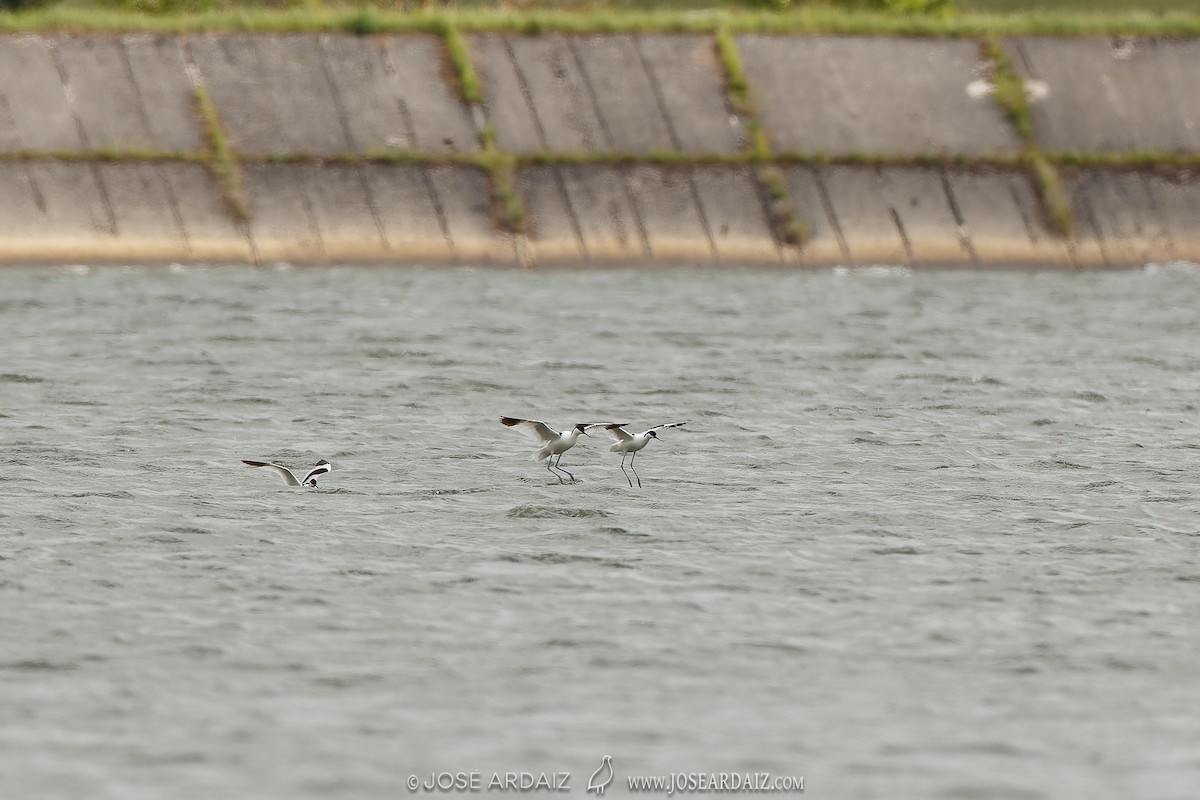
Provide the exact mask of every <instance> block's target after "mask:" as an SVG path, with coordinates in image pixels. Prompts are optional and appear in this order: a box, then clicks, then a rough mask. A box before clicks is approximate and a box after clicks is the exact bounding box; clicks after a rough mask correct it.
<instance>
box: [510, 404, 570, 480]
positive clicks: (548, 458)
mask: <svg viewBox="0 0 1200 800" xmlns="http://www.w3.org/2000/svg"><path fill="white" fill-rule="evenodd" d="M500 424H501V425H504V426H505V427H507V428H518V429H520V430H521V431H522V432H524V433H525V435H526V436H529V437H530V438H531V439H533V440H534V441H536V442H540V443H541V445H542V446H541V448H539V449H538V451H537V452H536V453H534V454H533V460H534V461H539V462H540V461H545V462H546V469H548V470H550V471H551V472H552V473H553V472H554V469H555V468H557V469H559V470H562V471H563V472H566V474H567V477H569V478H570V479H571V483H574V482H575V476H574V475H572V474H571V473H570V472H567V471H566V470H565V469H563V468H562V467H561V466H559V462H561V461H562V454H563V453H565V452H567V451H568V450H570V449H571V448H572V447H574V446H575V442H576V441H578V440H579V437H580V436H581V435H582V436H587V433H586V431H587V429H588V428H589V427H591V426H590V425H589V424H587V423H584V422H581V423H579V424H577V425H576V426H575V427H573V428H571V429H570V430H565V431H556V430H554V429H553V428H551V427H550V426H549V425H547V424H546V423H544V422H541V421H539V420H536V419H518V418H517V417H501V418H500ZM553 456H558V458H557V459H554V458H553ZM555 474H556V475H557V473H555ZM557 477H558V482H559V483H562V482H563V479H562V476H561V475H557Z"/></svg>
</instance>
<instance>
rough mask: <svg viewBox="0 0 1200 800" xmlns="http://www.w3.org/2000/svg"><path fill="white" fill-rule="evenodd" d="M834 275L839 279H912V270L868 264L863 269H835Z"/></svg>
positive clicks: (889, 265)
mask: <svg viewBox="0 0 1200 800" xmlns="http://www.w3.org/2000/svg"><path fill="white" fill-rule="evenodd" d="M833 274H834V275H836V276H838V277H839V278H843V277H853V276H859V275H863V276H866V277H868V278H881V277H882V278H911V277H912V274H913V272H912V270H911V269H909V268H908V267H902V266H899V265H896V264H867V265H864V266H861V267H847V266H841V267H834V268H833Z"/></svg>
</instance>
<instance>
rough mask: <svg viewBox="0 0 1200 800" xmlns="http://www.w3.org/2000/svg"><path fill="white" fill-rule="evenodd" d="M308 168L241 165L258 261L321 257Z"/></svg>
mask: <svg viewBox="0 0 1200 800" xmlns="http://www.w3.org/2000/svg"><path fill="white" fill-rule="evenodd" d="M312 169H313V168H312V167H310V166H308V165H297V164H252V165H249V166H247V167H246V168H245V172H244V179H243V183H242V186H243V189H244V190H245V193H246V202H247V206H248V207H249V210H250V233H251V238H252V240H253V243H254V249H255V253H256V255H257V257H258V259H259V260H260V261H263V262H270V261H319V260H324V259H325V248H324V245H323V242H322V240H321V229H320V227H318V224H317V219H316V215H315V212H314V210H313V205H312V200H311V199H310V198H309V192H308V185H307V184H308V182H309V180H310V179H311V173H312Z"/></svg>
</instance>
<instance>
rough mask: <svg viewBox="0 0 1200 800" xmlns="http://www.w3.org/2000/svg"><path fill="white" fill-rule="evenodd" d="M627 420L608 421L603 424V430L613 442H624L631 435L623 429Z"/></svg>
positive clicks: (630, 437)
mask: <svg viewBox="0 0 1200 800" xmlns="http://www.w3.org/2000/svg"><path fill="white" fill-rule="evenodd" d="M628 424H629V423H628V422H610V423H609V424H607V425H605V426H604V432H605V433H607V434H608V435H609V436H611V437H612V440H613V441H614V442H625V441H628V440H630V439H632V438H633V437H632V436H630V435H629V431H627V430H625V426H626V425H628Z"/></svg>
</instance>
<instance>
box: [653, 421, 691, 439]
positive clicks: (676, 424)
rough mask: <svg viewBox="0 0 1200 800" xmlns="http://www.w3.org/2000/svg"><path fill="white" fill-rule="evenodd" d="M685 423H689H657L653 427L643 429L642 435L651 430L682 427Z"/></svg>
mask: <svg viewBox="0 0 1200 800" xmlns="http://www.w3.org/2000/svg"><path fill="white" fill-rule="evenodd" d="M684 425H687V423H686V422H668V423H667V424H665V425H655V426H654V427H653V428H647V429H646V430H644V431H642V435H643V436H645V435H646V434H647V433H649V432H650V431H662V430H666V429H667V428H682V427H683V426H684Z"/></svg>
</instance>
